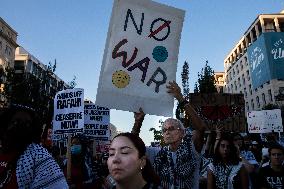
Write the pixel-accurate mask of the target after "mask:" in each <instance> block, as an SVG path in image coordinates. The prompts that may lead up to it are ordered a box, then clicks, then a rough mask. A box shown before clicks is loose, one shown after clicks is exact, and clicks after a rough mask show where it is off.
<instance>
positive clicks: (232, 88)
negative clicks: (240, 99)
mask: <svg viewBox="0 0 284 189" xmlns="http://www.w3.org/2000/svg"><path fill="white" fill-rule="evenodd" d="M231 90H232V92H233V90H234V87H233V84H231Z"/></svg>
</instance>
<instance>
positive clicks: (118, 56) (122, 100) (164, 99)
mask: <svg viewBox="0 0 284 189" xmlns="http://www.w3.org/2000/svg"><path fill="white" fill-rule="evenodd" d="M184 14H185V12H184V11H183V10H180V9H176V8H173V7H169V6H166V5H162V4H159V3H156V2H153V1H150V0H114V5H113V9H112V16H111V20H110V25H109V31H108V36H107V40H106V46H105V51H104V57H103V62H102V66H101V73H100V80H99V85H98V90H97V96H96V103H95V104H96V105H99V106H103V107H108V108H114V109H119V110H126V111H131V112H137V111H138V110H139V108H140V107H142V108H143V110H144V112H145V113H147V114H154V115H163V116H172V113H173V106H174V100H173V97H172V96H171V95H169V94H168V93H167V92H166V91H167V89H166V84H167V83H168V82H169V81H173V80H175V79H176V70H177V63H178V52H179V44H180V37H181V31H182V24H183V19H184Z"/></svg>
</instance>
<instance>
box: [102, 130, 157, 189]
mask: <svg viewBox="0 0 284 189" xmlns="http://www.w3.org/2000/svg"><path fill="white" fill-rule="evenodd" d="M145 153H146V147H145V144H144V142H143V141H142V139H141V138H140V137H139V136H137V135H135V134H133V133H121V134H119V135H117V136H116V137H115V138H114V139H113V140H112V142H111V145H110V149H109V158H108V161H107V164H108V169H109V172H110V174H111V176H112V178H113V179H114V180H115V182H116V187H115V188H116V189H124V188H135V189H154V188H161V187H160V186H158V184H159V178H158V176H157V175H156V174H155V172H154V169H153V168H152V166H151V163H150V161H149V160H147V158H146V155H145Z"/></svg>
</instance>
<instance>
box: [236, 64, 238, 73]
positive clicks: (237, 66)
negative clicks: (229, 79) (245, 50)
mask: <svg viewBox="0 0 284 189" xmlns="http://www.w3.org/2000/svg"><path fill="white" fill-rule="evenodd" d="M236 70H237V74H239V65H237V66H236Z"/></svg>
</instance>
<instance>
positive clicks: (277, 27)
mask: <svg viewBox="0 0 284 189" xmlns="http://www.w3.org/2000/svg"><path fill="white" fill-rule="evenodd" d="M274 25H275V28H276V31H277V32H280V27H279V22H278V18H277V17H275V18H274Z"/></svg>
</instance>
